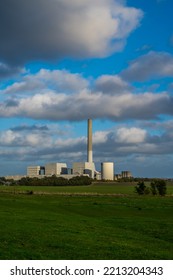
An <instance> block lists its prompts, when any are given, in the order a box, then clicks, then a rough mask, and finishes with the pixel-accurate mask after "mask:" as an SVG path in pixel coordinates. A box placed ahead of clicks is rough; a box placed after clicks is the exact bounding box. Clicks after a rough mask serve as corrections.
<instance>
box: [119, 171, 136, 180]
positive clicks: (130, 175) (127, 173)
mask: <svg viewBox="0 0 173 280" xmlns="http://www.w3.org/2000/svg"><path fill="white" fill-rule="evenodd" d="M121 175H122V178H132V177H133V176H132V173H131V172H130V171H122V172H121Z"/></svg>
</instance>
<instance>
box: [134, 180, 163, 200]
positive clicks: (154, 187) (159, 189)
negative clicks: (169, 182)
mask: <svg viewBox="0 0 173 280" xmlns="http://www.w3.org/2000/svg"><path fill="white" fill-rule="evenodd" d="M166 191H167V188H166V181H165V180H161V179H155V180H152V181H151V183H150V186H146V185H145V182H144V181H140V182H138V183H137V186H135V192H137V193H138V194H139V195H144V194H152V195H161V196H164V195H166Z"/></svg>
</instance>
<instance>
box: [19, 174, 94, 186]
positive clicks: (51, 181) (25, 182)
mask: <svg viewBox="0 0 173 280" xmlns="http://www.w3.org/2000/svg"><path fill="white" fill-rule="evenodd" d="M91 183H92V179H91V178H89V177H88V176H77V177H73V178H71V179H69V180H68V179H66V178H64V177H56V176H55V175H53V176H51V177H43V178H37V177H34V178H30V177H23V178H21V179H20V180H19V181H18V182H17V184H18V185H20V186H83V185H90V184H91Z"/></svg>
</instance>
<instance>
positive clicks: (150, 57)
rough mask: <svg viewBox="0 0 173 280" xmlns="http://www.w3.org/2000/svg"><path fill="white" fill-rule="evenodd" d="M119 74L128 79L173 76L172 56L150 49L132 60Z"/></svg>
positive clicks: (136, 79) (137, 79)
mask: <svg viewBox="0 0 173 280" xmlns="http://www.w3.org/2000/svg"><path fill="white" fill-rule="evenodd" d="M121 76H122V77H123V78H124V79H125V80H128V81H139V82H142V81H145V80H150V79H152V78H161V77H173V56H172V55H171V54H169V53H166V52H154V51H150V52H149V53H148V54H146V55H143V56H140V57H138V58H137V59H135V60H134V61H132V62H131V63H130V65H129V67H128V68H127V69H125V70H124V71H122V72H121Z"/></svg>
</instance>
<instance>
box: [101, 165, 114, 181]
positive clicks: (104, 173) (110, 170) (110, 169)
mask: <svg viewBox="0 0 173 280" xmlns="http://www.w3.org/2000/svg"><path fill="white" fill-rule="evenodd" d="M101 178H102V180H114V163H113V162H102V163H101Z"/></svg>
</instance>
